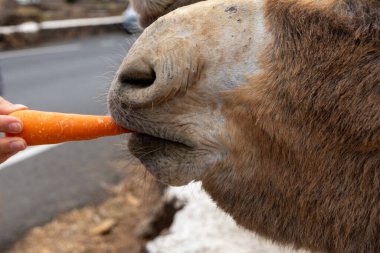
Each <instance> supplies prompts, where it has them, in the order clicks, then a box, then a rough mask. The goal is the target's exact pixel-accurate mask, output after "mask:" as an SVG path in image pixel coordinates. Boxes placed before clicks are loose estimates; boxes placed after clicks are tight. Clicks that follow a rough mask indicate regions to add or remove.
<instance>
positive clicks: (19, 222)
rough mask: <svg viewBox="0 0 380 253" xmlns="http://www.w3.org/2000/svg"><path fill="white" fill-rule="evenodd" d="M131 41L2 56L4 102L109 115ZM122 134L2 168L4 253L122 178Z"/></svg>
mask: <svg viewBox="0 0 380 253" xmlns="http://www.w3.org/2000/svg"><path fill="white" fill-rule="evenodd" d="M130 44H131V39H130V38H126V37H125V35H123V34H114V35H103V36H102V37H97V38H91V39H85V40H78V41H73V42H70V43H66V44H60V45H49V46H45V47H42V48H36V49H26V50H20V51H12V52H0V64H1V67H2V71H3V77H4V81H5V86H4V97H5V98H7V99H9V100H10V101H12V102H14V103H22V104H25V105H28V106H29V107H30V108H32V109H41V110H49V111H60V112H74V113H86V114H104V113H106V112H107V108H106V96H105V94H106V90H107V87H108V85H109V83H110V81H111V80H112V76H113V73H114V71H115V70H116V69H117V66H118V65H119V63H120V62H121V60H122V58H123V57H124V55H125V53H126V51H127V48H128V47H129V45H130ZM119 143H120V137H114V138H105V139H102V140H98V141H92V142H82V143H68V144H63V145H60V146H52V147H44V148H42V149H41V148H40V149H38V148H37V149H36V148H34V149H33V148H32V149H30V150H28V151H25V152H24V153H22V154H21V156H19V157H18V158H17V157H16V159H15V160H13V162H11V163H10V164H8V165H6V164H5V165H2V166H0V250H1V249H3V248H4V247H6V246H7V245H9V243H11V242H12V241H14V240H15V239H16V238H18V237H19V236H20V235H22V234H23V233H24V232H25V231H26V230H27V229H28V228H30V227H32V226H35V225H37V224H41V223H44V222H46V221H48V220H50V219H51V218H52V217H53V216H54V215H56V214H57V213H60V212H63V211H66V210H68V209H70V208H73V207H77V206H81V205H84V204H85V203H89V202H97V201H100V200H102V199H104V197H105V196H106V191H105V190H104V185H105V184H113V183H115V182H117V181H118V180H119V179H120V177H121V176H122V173H121V172H118V171H113V170H111V169H110V166H109V164H110V163H111V162H112V161H114V159H115V158H116V157H121V156H122V155H123V154H122V151H120V149H119V147H120V146H119Z"/></svg>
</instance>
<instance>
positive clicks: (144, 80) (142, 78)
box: [119, 70, 156, 88]
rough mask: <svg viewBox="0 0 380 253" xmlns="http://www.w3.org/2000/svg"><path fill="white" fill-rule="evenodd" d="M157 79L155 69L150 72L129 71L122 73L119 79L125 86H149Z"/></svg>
mask: <svg viewBox="0 0 380 253" xmlns="http://www.w3.org/2000/svg"><path fill="white" fill-rule="evenodd" d="M155 80H156V73H155V72H154V71H153V70H150V71H149V72H144V73H142V72H133V71H131V72H129V73H124V74H120V76H119V81H120V83H121V85H122V86H123V87H133V88H147V87H149V86H151V85H152V84H153V83H154V81H155Z"/></svg>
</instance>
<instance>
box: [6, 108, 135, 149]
mask: <svg viewBox="0 0 380 253" xmlns="http://www.w3.org/2000/svg"><path fill="white" fill-rule="evenodd" d="M10 116H13V117H17V118H19V119H20V120H21V121H22V123H23V131H22V132H21V133H19V134H11V133H7V134H6V135H7V136H9V137H12V136H18V137H21V138H23V139H24V140H25V141H26V143H27V145H29V146H33V145H43V144H55V143H61V142H66V141H80V140H91V139H95V138H99V137H103V136H112V135H118V134H123V133H127V132H129V131H128V130H127V129H123V128H121V127H120V126H118V125H117V124H116V123H115V122H114V121H113V120H112V118H111V117H109V116H96V115H80V114H67V113H56V112H42V111H33V110H21V111H16V112H13V113H11V114H10Z"/></svg>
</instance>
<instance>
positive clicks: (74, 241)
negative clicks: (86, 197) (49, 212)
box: [6, 163, 174, 253]
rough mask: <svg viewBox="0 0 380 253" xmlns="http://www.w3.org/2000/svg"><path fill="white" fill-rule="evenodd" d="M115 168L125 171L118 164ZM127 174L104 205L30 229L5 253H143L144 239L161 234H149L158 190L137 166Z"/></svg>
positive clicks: (155, 184)
mask: <svg viewBox="0 0 380 253" xmlns="http://www.w3.org/2000/svg"><path fill="white" fill-rule="evenodd" d="M117 166H119V167H120V168H123V170H124V169H125V165H123V164H122V163H120V164H118V165H117ZM127 170H128V171H129V173H128V175H127V177H126V179H125V180H124V182H122V183H121V184H120V185H118V186H116V187H114V188H112V189H109V190H110V191H111V192H112V196H111V197H110V198H109V199H108V200H107V201H105V202H104V203H101V204H99V205H96V206H87V207H84V208H82V209H78V210H74V211H71V212H69V213H66V214H63V215H60V216H59V217H57V218H56V219H55V220H53V221H52V222H50V223H49V224H46V225H44V226H42V227H37V228H34V229H33V230H31V231H30V232H29V233H28V234H27V235H26V236H25V237H24V238H23V239H21V240H20V241H19V242H18V243H16V244H15V245H14V246H13V247H12V248H11V249H9V250H8V251H7V252H6V253H126V252H128V253H140V252H143V251H144V245H145V243H146V241H147V239H149V238H151V237H153V236H155V234H157V233H159V230H161V229H160V228H157V229H158V230H157V231H153V230H155V229H156V228H154V225H156V227H157V224H154V222H153V223H152V217H155V212H156V211H157V209H160V208H157V207H159V206H160V197H161V192H162V187H161V186H159V185H158V183H156V182H155V180H154V179H153V178H152V177H151V176H150V175H149V174H147V172H145V170H144V169H143V168H141V166H136V165H133V166H129V168H127ZM155 210H156V211H155ZM172 215H173V216H174V213H173V214H172ZM161 218H162V217H161ZM161 218H160V219H161ZM163 220H165V219H163ZM152 224H153V227H152ZM158 225H159V226H160V224H158ZM161 225H162V224H161ZM164 226H165V225H164Z"/></svg>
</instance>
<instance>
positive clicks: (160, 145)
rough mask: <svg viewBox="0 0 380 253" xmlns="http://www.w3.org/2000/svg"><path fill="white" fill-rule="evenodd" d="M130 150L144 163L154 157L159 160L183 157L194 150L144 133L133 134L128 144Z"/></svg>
mask: <svg viewBox="0 0 380 253" xmlns="http://www.w3.org/2000/svg"><path fill="white" fill-rule="evenodd" d="M128 148H129V150H130V151H131V153H132V154H133V155H134V156H136V157H137V158H139V159H140V160H141V161H142V162H143V163H144V161H146V160H151V159H152V158H153V157H154V158H155V159H159V158H160V157H167V156H171V157H173V155H175V156H181V155H183V154H184V153H187V152H189V151H191V150H192V148H191V147H190V146H188V145H186V144H183V143H181V142H177V141H172V140H168V139H163V138H160V137H156V136H152V135H148V134H144V133H132V134H131V137H130V139H129V142H128Z"/></svg>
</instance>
